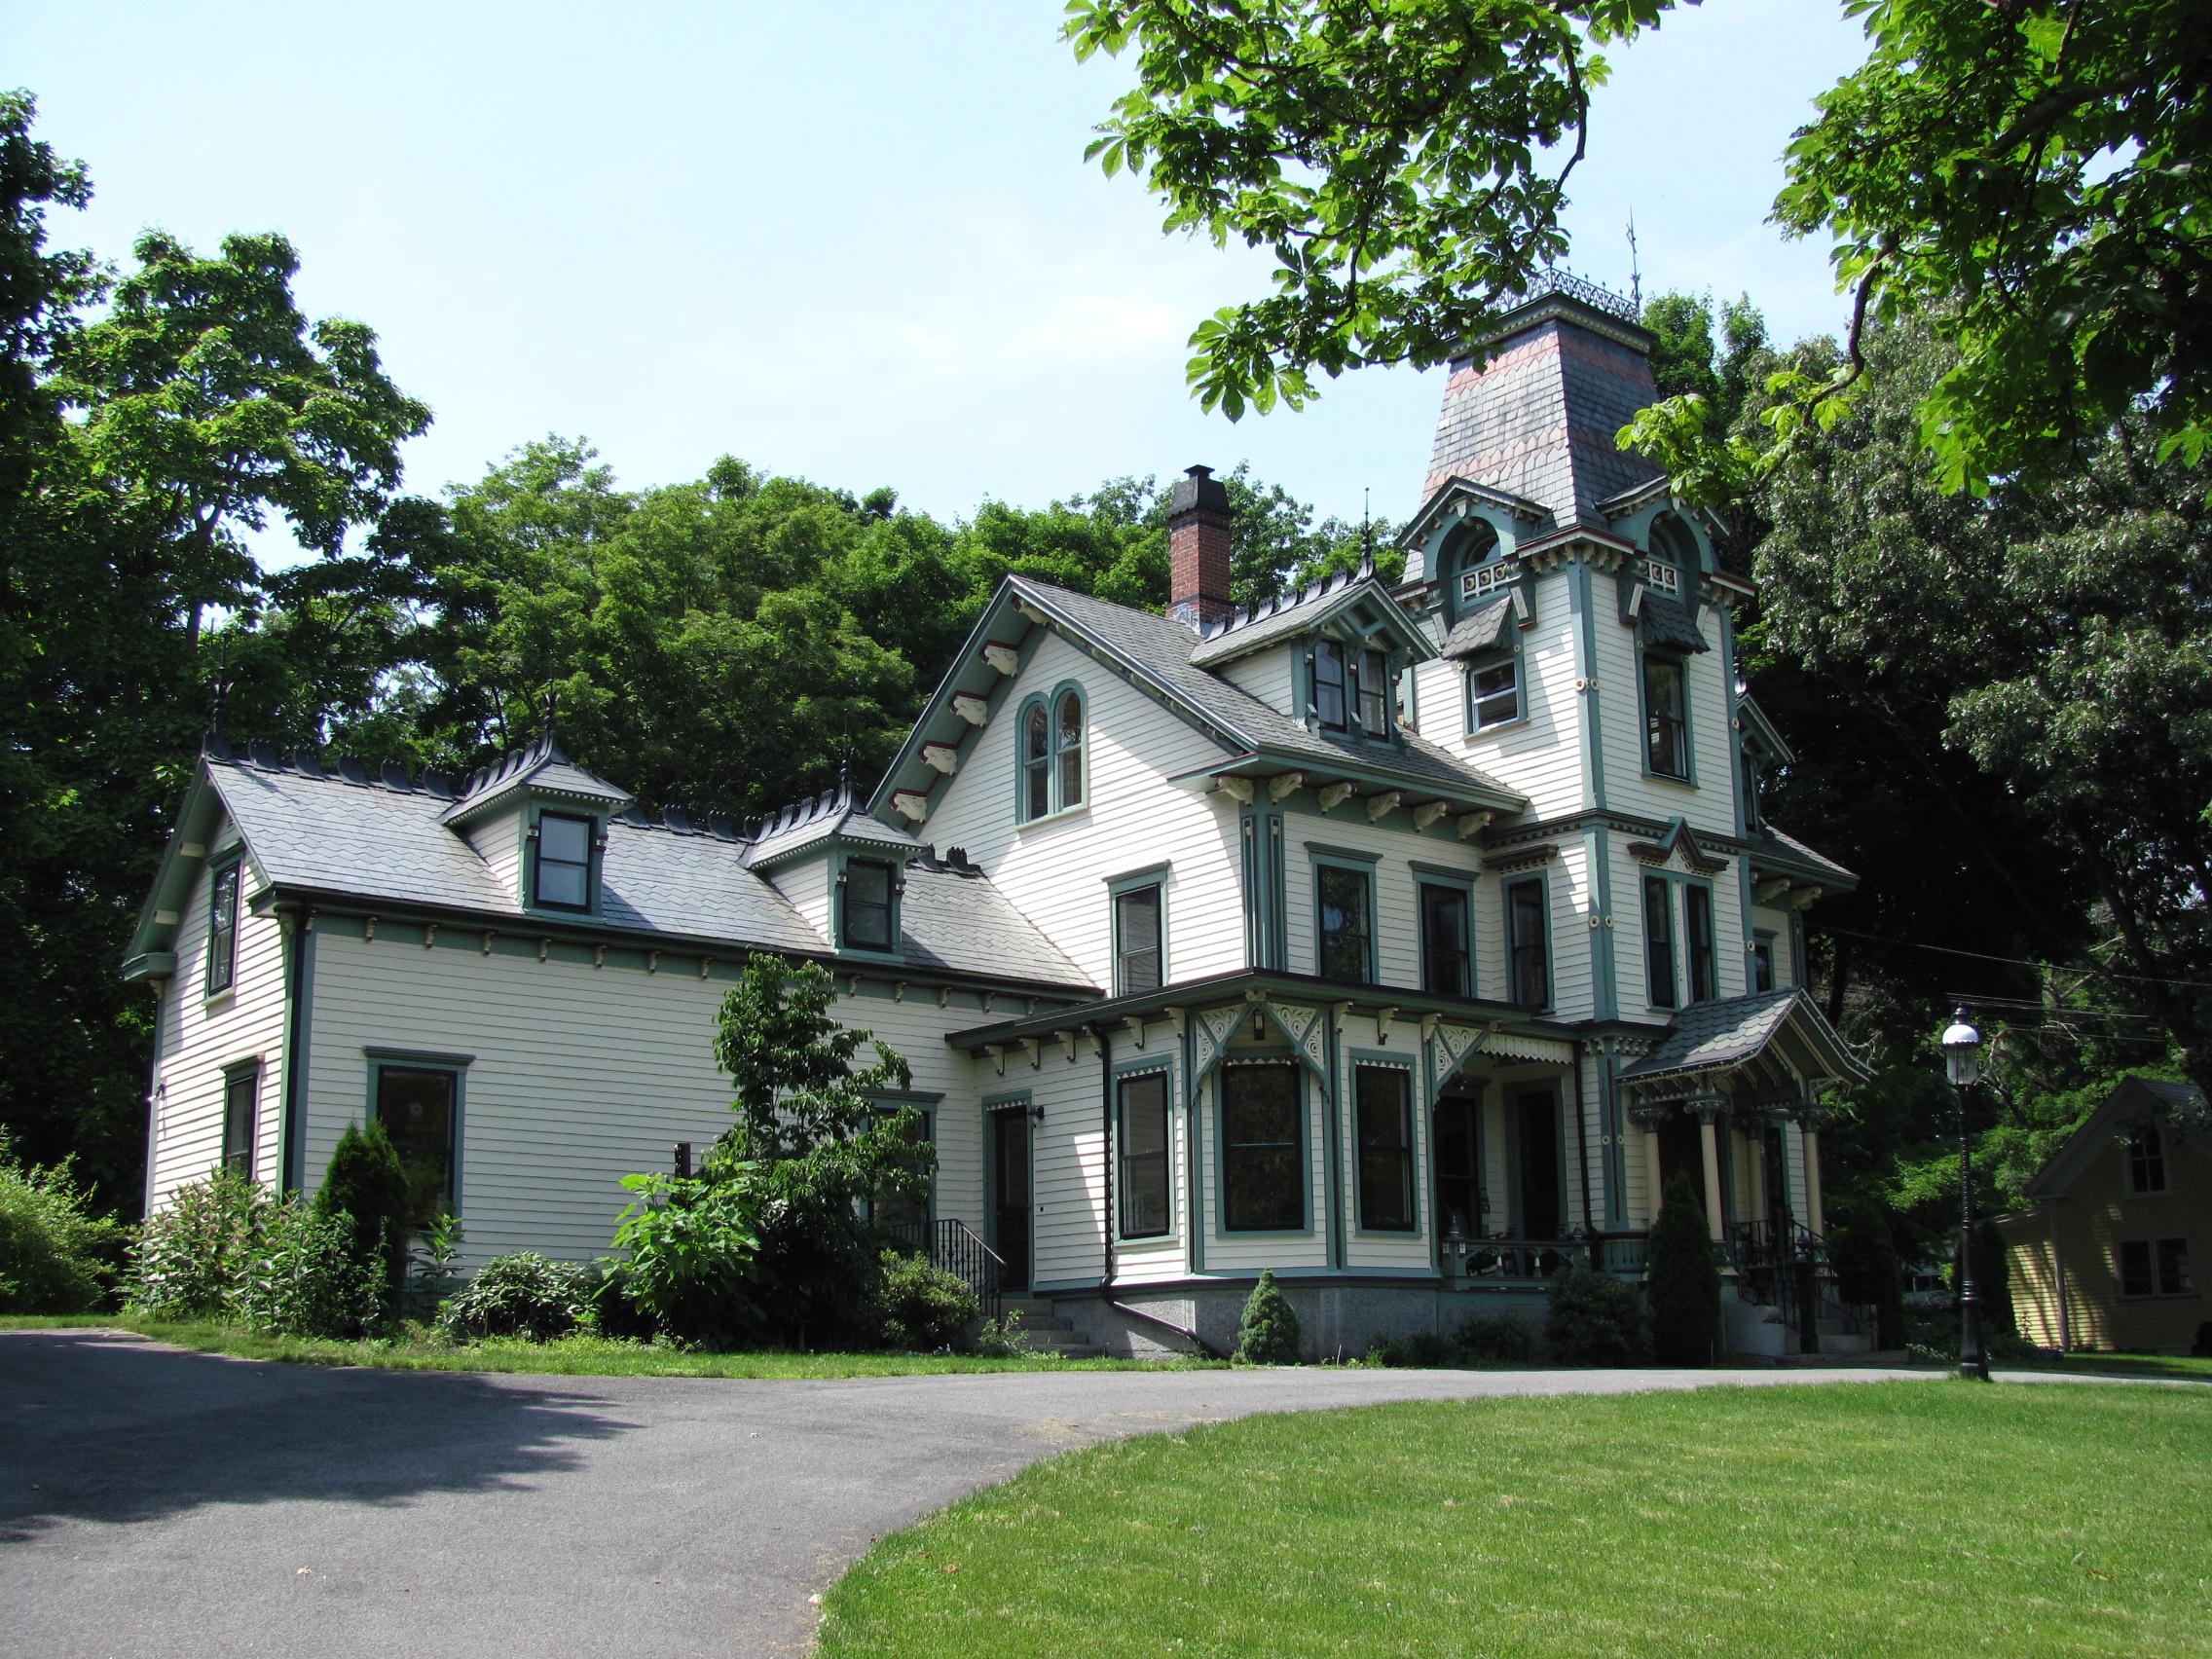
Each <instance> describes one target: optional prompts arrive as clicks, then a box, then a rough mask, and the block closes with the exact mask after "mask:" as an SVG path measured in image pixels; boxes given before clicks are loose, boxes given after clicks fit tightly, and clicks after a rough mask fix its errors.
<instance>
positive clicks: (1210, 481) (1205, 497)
mask: <svg viewBox="0 0 2212 1659" xmlns="http://www.w3.org/2000/svg"><path fill="white" fill-rule="evenodd" d="M1208 508H1210V509H1212V510H1213V511H1214V512H1217V513H1226V512H1228V511H1229V487H1228V486H1227V485H1225V484H1223V483H1222V481H1221V480H1220V479H1218V478H1216V477H1215V476H1214V475H1213V468H1212V467H1210V466H1193V467H1189V468H1186V476H1184V477H1182V478H1179V479H1177V480H1176V482H1175V493H1174V494H1173V495H1172V496H1170V497H1169V498H1167V512H1168V516H1169V517H1170V518H1172V517H1174V516H1176V515H1177V514H1180V513H1188V512H1198V511H1202V510H1205V509H1208Z"/></svg>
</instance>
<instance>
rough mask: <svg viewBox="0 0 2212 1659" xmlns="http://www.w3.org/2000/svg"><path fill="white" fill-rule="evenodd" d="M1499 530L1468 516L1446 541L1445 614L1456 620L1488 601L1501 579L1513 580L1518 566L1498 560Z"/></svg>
mask: <svg viewBox="0 0 2212 1659" xmlns="http://www.w3.org/2000/svg"><path fill="white" fill-rule="evenodd" d="M1497 553H1498V540H1497V532H1496V531H1495V530H1493V528H1492V527H1491V526H1490V525H1489V524H1487V523H1486V522H1485V521H1483V520H1482V519H1468V520H1466V521H1465V522H1463V523H1462V524H1461V525H1460V526H1459V528H1458V529H1457V530H1456V531H1454V532H1453V533H1452V537H1451V539H1450V540H1449V541H1447V542H1446V543H1445V544H1444V560H1443V568H1444V606H1445V614H1446V615H1447V616H1449V617H1450V618H1451V619H1452V620H1453V621H1455V622H1456V621H1458V620H1459V618H1460V617H1462V616H1464V615H1465V614H1466V613H1467V612H1468V611H1469V610H1472V609H1473V608H1475V607H1477V606H1479V605H1487V604H1488V603H1489V602H1490V600H1491V598H1492V596H1493V590H1494V589H1495V588H1496V586H1497V585H1498V583H1499V582H1500V581H1504V580H1510V579H1511V578H1512V576H1513V574H1514V572H1515V571H1516V570H1517V569H1518V567H1516V566H1514V565H1511V564H1504V565H1500V564H1499V563H1497Z"/></svg>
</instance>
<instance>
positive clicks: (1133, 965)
mask: <svg viewBox="0 0 2212 1659" xmlns="http://www.w3.org/2000/svg"><path fill="white" fill-rule="evenodd" d="M1171 873H1172V870H1171V867H1170V866H1166V865H1161V866H1156V867H1154V868H1152V869H1149V870H1145V871H1142V872H1141V873H1139V874H1135V875H1129V876H1124V877H1123V878H1121V879H1120V880H1118V881H1113V882H1110V883H1109V884H1108V885H1107V889H1106V903H1107V906H1108V910H1109V918H1108V920H1109V924H1110V928H1111V931H1112V934H1113V940H1112V942H1113V950H1114V975H1113V978H1114V994H1115V995H1116V996H1118V997H1126V996H1138V995H1141V994H1142V993H1144V992H1146V991H1157V990H1159V989H1161V987H1162V986H1164V985H1165V984H1167V983H1168V972H1167V885H1168V877H1169V875H1170V874H1171ZM1148 895H1149V897H1150V903H1149V905H1148V904H1147V903H1146V899H1147V896H1148ZM1148 908H1149V910H1150V917H1149V924H1148V918H1147V916H1146V911H1147V909H1148ZM1148 925H1149V942H1148V937H1147V928H1148Z"/></svg>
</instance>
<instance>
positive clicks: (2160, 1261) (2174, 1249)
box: [2156, 1238, 2194, 1296]
mask: <svg viewBox="0 0 2212 1659" xmlns="http://www.w3.org/2000/svg"><path fill="white" fill-rule="evenodd" d="M2156 1253H2157V1265H2158V1294H2159V1295H2160V1296H2187V1295H2188V1294H2189V1293H2190V1291H2191V1290H2192V1289H2193V1288H2194V1286H2193V1285H2192V1284H2191V1282H2190V1277H2189V1240H2188V1239H2186V1238H2161V1239H2159V1240H2158V1245H2157V1252H2156Z"/></svg>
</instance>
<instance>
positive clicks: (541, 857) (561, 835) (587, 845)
mask: <svg viewBox="0 0 2212 1659" xmlns="http://www.w3.org/2000/svg"><path fill="white" fill-rule="evenodd" d="M536 902H537V903H540V904H544V905H547V906H549V907H551V908H553V909H556V910H586V909H589V908H590V907H591V820H590V819H588V818H567V817H563V816H560V815H559V814H556V813H551V812H547V813H541V814H540V815H539V816H538V820H537V893H536Z"/></svg>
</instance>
